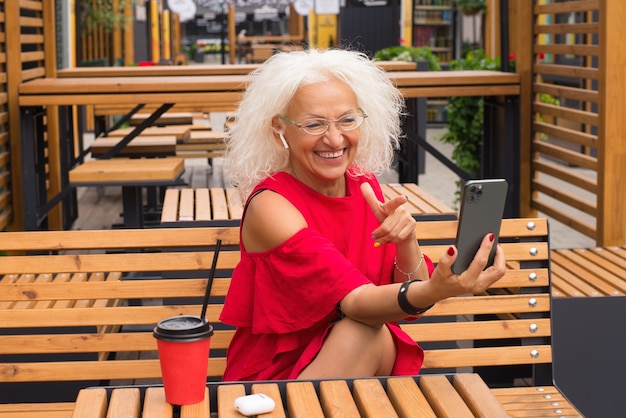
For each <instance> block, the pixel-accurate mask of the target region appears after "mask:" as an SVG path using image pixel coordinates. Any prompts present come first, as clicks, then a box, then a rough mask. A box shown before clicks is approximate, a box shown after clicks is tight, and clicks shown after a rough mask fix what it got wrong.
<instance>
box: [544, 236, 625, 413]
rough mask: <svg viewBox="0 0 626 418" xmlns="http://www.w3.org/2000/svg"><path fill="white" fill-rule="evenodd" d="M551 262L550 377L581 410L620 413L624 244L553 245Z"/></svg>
mask: <svg viewBox="0 0 626 418" xmlns="http://www.w3.org/2000/svg"><path fill="white" fill-rule="evenodd" d="M551 266H552V335H553V337H552V338H553V342H552V346H553V352H554V353H555V359H554V365H553V369H554V378H555V382H556V383H557V384H558V386H559V388H560V389H561V391H562V392H563V393H564V394H565V395H566V396H567V397H568V398H569V399H570V400H571V401H573V402H576V405H577V406H578V407H579V409H580V411H581V412H582V413H583V414H585V415H587V416H603V417H605V416H606V417H609V416H621V415H622V414H623V411H624V410H625V409H626V399H624V396H623V376H624V375H625V374H626V362H624V350H625V349H626V333H624V331H623V330H624V329H625V328H624V326H625V325H626V322H625V318H626V247H623V246H622V247H618V246H608V247H593V248H574V249H555V250H552V251H551ZM574 318H575V319H574ZM580 353H585V358H586V359H588V360H587V361H581V357H580ZM608 371H610V372H608ZM607 399H613V400H612V401H611V402H607Z"/></svg>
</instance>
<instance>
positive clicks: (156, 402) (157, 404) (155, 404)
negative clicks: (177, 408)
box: [142, 387, 173, 418]
mask: <svg viewBox="0 0 626 418" xmlns="http://www.w3.org/2000/svg"><path fill="white" fill-rule="evenodd" d="M143 405H144V407H143V415H142V418H171V417H172V416H173V408H172V405H171V404H169V403H167V402H166V401H165V390H164V389H163V388H162V387H157V388H148V389H146V394H145V400H144V402H143Z"/></svg>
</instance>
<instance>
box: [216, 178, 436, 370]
mask: <svg viewBox="0 0 626 418" xmlns="http://www.w3.org/2000/svg"><path fill="white" fill-rule="evenodd" d="M364 181H368V182H369V183H370V184H371V185H372V188H373V189H374V191H375V193H376V195H377V196H378V198H379V199H380V200H381V201H382V200H383V197H382V191H381V189H380V185H379V184H378V181H377V180H376V179H375V177H373V176H372V177H367V178H366V177H358V178H356V179H355V178H353V177H350V176H346V190H347V195H346V197H341V198H333V197H328V196H324V195H321V194H319V193H317V192H316V191H314V190H313V189H311V188H309V187H308V186H306V185H304V184H303V183H301V182H300V181H299V180H297V179H295V178H294V177H292V176H291V175H289V174H287V173H284V172H280V173H276V174H275V175H273V176H272V177H270V178H268V179H266V180H264V181H263V182H261V183H260V184H259V185H258V186H257V187H256V188H255V189H254V191H253V192H252V195H254V193H255V192H256V191H258V190H263V189H269V190H273V191H275V192H276V193H279V194H280V195H282V196H284V197H285V198H286V199H288V200H289V201H290V202H291V203H292V204H293V205H294V206H295V207H296V208H297V209H298V210H299V211H300V212H301V213H302V215H303V216H304V218H305V220H306V221H307V224H308V228H304V229H302V230H300V231H299V232H298V233H296V234H295V235H294V236H293V237H291V238H290V239H289V240H287V241H286V242H284V243H283V244H281V245H279V246H277V247H275V248H273V249H271V250H269V251H266V252H260V253H258V252H257V253H249V252H247V251H246V250H245V248H244V247H243V245H242V246H241V261H240V263H239V264H238V265H237V267H236V268H235V270H234V272H233V277H232V282H231V285H230V288H229V291H228V294H227V296H226V301H225V305H224V309H223V312H222V315H221V317H220V319H221V321H223V322H224V323H227V324H231V325H235V326H236V327H237V330H236V332H235V335H234V337H233V340H232V342H231V344H230V346H229V348H228V353H227V365H226V371H225V372H224V380H225V381H233V380H276V379H294V378H296V377H297V376H298V375H299V374H300V372H301V371H302V370H303V369H304V368H305V367H306V366H307V365H308V364H309V363H310V362H311V361H312V360H313V358H314V357H315V356H316V354H317V353H318V351H319V350H320V348H321V346H322V342H323V340H324V337H325V336H326V334H327V333H328V331H329V329H330V328H331V327H332V322H333V321H334V320H335V319H336V318H337V304H338V303H339V301H341V299H342V298H343V297H344V296H345V295H347V294H348V293H350V292H351V291H352V290H353V289H355V288H357V287H359V286H361V285H363V284H367V283H374V284H377V285H381V284H388V283H391V281H392V275H393V259H394V257H395V253H396V246H395V245H392V244H388V245H382V246H380V247H378V248H376V247H374V245H373V240H372V238H371V232H372V231H373V230H374V229H376V228H377V227H378V226H379V225H380V223H379V222H378V221H377V220H376V218H375V217H374V214H373V213H372V210H371V209H370V207H369V205H368V204H367V202H366V201H365V199H364V198H363V196H362V195H361V191H360V184H361V183H362V182H364ZM244 217H245V212H244ZM243 221H244V220H243V219H242V222H243ZM428 264H429V269H431V270H432V268H433V267H432V263H430V261H428ZM388 327H389V329H390V331H391V334H392V336H393V338H394V341H395V344H396V353H397V354H396V362H395V365H394V368H393V375H416V374H417V373H418V372H419V370H420V368H421V366H422V361H423V358H424V354H423V351H422V349H421V348H420V347H419V346H418V345H417V344H416V343H415V342H414V341H413V339H412V338H410V337H409V336H408V335H407V334H406V333H405V332H404V331H402V330H401V329H400V328H399V326H398V324H397V323H389V324H388Z"/></svg>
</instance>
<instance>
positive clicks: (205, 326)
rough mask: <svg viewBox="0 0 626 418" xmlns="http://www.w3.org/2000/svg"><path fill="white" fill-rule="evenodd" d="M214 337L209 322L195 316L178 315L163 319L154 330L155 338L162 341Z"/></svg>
mask: <svg viewBox="0 0 626 418" xmlns="http://www.w3.org/2000/svg"><path fill="white" fill-rule="evenodd" d="M211 335H213V327H212V326H211V324H209V322H208V321H207V320H206V319H204V318H200V317H199V316H194V315H178V316H172V317H170V318H166V319H163V320H162V321H160V322H159V323H158V324H157V326H156V327H155V328H154V336H155V337H156V338H160V339H167V340H170V339H174V340H189V339H193V338H198V339H199V338H206V337H210V336H211Z"/></svg>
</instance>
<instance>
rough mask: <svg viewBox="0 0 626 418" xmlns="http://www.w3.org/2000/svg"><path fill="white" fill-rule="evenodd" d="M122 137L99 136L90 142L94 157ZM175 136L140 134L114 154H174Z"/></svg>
mask: <svg viewBox="0 0 626 418" xmlns="http://www.w3.org/2000/svg"><path fill="white" fill-rule="evenodd" d="M121 140H122V137H116V136H106V137H105V136H100V137H97V138H96V139H94V141H93V142H92V144H91V155H92V157H94V158H99V157H102V156H104V155H105V154H106V153H107V152H109V151H110V150H111V149H112V148H113V147H114V146H115V145H117V143H118V142H120V141H121ZM176 142H177V140H176V137H175V136H174V135H143V134H142V135H140V136H137V137H135V138H133V139H132V140H131V141H130V142H129V143H128V144H126V146H125V147H124V148H122V149H121V150H120V151H119V153H118V154H117V155H116V156H120V157H132V156H135V157H165V156H173V155H176Z"/></svg>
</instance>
